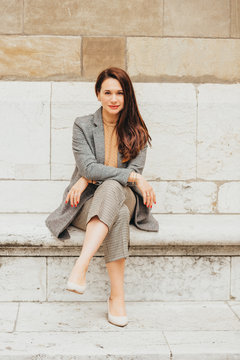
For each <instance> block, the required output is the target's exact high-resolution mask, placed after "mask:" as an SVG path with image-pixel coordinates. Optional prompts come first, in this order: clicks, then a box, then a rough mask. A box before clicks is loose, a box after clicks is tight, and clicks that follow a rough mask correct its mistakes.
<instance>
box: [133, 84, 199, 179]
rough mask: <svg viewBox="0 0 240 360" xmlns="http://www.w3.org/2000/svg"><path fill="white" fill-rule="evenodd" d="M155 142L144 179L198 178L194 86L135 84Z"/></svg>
mask: <svg viewBox="0 0 240 360" xmlns="http://www.w3.org/2000/svg"><path fill="white" fill-rule="evenodd" d="M134 88H135V93H136V97H137V101H138V104H139V110H140V113H141V115H142V117H143V120H144V121H145V123H146V126H147V128H148V130H149V133H150V136H151V138H152V148H151V147H150V146H149V147H148V150H147V159H146V164H145V167H144V175H146V177H147V178H149V179H152V180H156V179H161V180H172V179H174V180H186V179H194V178H195V176H196V106H197V104H196V95H195V89H194V87H193V86H192V85H190V84H181V85H180V84H160V83H146V84H145V83H134Z"/></svg>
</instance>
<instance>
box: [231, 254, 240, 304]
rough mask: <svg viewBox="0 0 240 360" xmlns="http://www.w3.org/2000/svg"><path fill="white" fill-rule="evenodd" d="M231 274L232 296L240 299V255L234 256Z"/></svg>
mask: <svg viewBox="0 0 240 360" xmlns="http://www.w3.org/2000/svg"><path fill="white" fill-rule="evenodd" d="M231 274H232V275H231V297H232V298H233V299H237V300H240V256H234V257H233V258H232V261H231ZM238 309H239V307H238Z"/></svg>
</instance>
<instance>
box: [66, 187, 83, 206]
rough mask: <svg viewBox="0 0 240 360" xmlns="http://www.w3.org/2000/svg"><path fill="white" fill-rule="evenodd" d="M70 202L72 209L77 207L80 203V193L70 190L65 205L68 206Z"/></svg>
mask: <svg viewBox="0 0 240 360" xmlns="http://www.w3.org/2000/svg"><path fill="white" fill-rule="evenodd" d="M69 200H70V204H71V207H73V206H75V207H77V205H78V204H79V202H80V191H76V190H70V191H69V193H68V194H67V197H66V201H65V203H66V204H67V203H68V201H69Z"/></svg>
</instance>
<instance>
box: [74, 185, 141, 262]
mask: <svg viewBox="0 0 240 360" xmlns="http://www.w3.org/2000/svg"><path fill="white" fill-rule="evenodd" d="M135 205H136V198H135V195H134V193H133V191H132V190H131V189H130V188H129V187H128V186H126V187H124V186H122V185H121V184H120V183H119V182H118V181H115V180H106V181H104V182H103V183H102V184H101V185H99V186H98V188H97V189H96V190H95V193H94V196H93V197H92V198H90V199H89V200H87V201H86V202H85V204H84V205H83V208H82V209H81V211H80V214H78V215H77V217H76V218H75V220H74V221H73V222H72V224H73V225H74V226H77V227H79V228H81V229H83V230H86V226H87V223H88V222H89V221H90V220H91V218H92V217H94V216H96V215H97V216H98V217H99V219H100V220H101V221H103V222H104V223H105V224H106V225H107V226H108V228H109V231H108V234H107V236H106V237H105V239H104V241H103V244H102V245H103V251H104V258H105V262H110V261H114V260H117V259H120V258H122V257H127V256H128V244H129V241H130V233H129V222H130V219H131V217H132V215H133V212H134V208H135Z"/></svg>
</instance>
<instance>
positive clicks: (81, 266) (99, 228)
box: [68, 216, 108, 285]
mask: <svg viewBox="0 0 240 360" xmlns="http://www.w3.org/2000/svg"><path fill="white" fill-rule="evenodd" d="M82 230H85V229H84V227H82ZM107 233H108V226H107V225H106V224H104V223H103V222H102V221H101V220H99V218H98V217H97V216H94V217H93V218H92V219H91V220H90V221H89V222H88V224H87V226H86V233H85V238H84V243H83V247H82V251H81V254H80V256H79V258H78V259H77V261H76V263H75V265H74V267H73V269H72V272H71V274H70V276H69V279H68V281H71V282H74V283H76V284H79V285H83V284H84V283H85V281H86V273H87V269H88V266H89V263H90V260H91V258H92V257H93V255H94V254H95V253H96V251H97V250H98V248H99V247H100V245H101V243H102V242H103V240H104V239H105V236H106V234H107ZM96 234H98V235H97V236H96Z"/></svg>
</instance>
